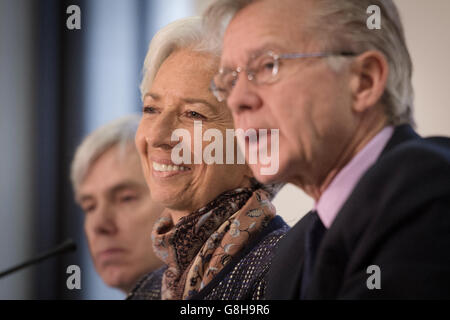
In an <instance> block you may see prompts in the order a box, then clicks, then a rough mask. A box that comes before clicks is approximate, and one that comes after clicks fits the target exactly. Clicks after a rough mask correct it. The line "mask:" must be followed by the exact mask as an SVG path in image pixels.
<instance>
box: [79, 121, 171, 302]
mask: <svg viewBox="0 0 450 320" xmlns="http://www.w3.org/2000/svg"><path fill="white" fill-rule="evenodd" d="M139 120H140V117H139V116H134V115H133V116H127V117H124V118H121V119H118V120H116V121H114V122H112V123H109V124H107V125H105V126H103V127H101V128H99V129H97V130H96V131H94V132H92V133H91V134H90V135H89V136H88V137H86V138H85V139H84V141H83V142H82V143H81V145H80V146H79V147H78V149H77V151H76V153H75V156H74V159H73V162H72V168H71V179H72V184H73V189H74V192H75V198H76V201H77V203H78V204H79V205H80V206H81V208H82V209H83V211H84V212H85V220H84V230H85V232H86V236H87V240H88V244H89V250H90V253H91V256H92V259H93V261H94V266H95V268H96V270H97V272H98V273H99V275H100V277H101V278H102V279H103V281H104V282H105V283H106V284H107V285H108V286H111V287H114V288H117V289H120V290H122V291H123V292H125V293H128V291H129V290H130V289H131V288H132V287H133V286H134V285H135V284H136V282H137V281H138V279H139V278H140V277H141V276H142V275H144V274H145V273H148V272H150V271H152V270H155V269H157V268H158V267H160V266H161V265H162V262H161V261H160V260H159V259H158V258H157V257H156V256H155V254H154V252H153V249H152V243H151V239H150V235H151V231H152V228H153V224H154V222H155V220H156V219H157V218H158V217H159V216H160V213H161V212H162V210H163V208H162V207H161V206H160V205H158V204H157V203H155V202H153V201H152V200H151V198H150V191H149V189H148V187H147V184H146V182H145V179H144V176H143V174H142V169H141V163H140V160H139V156H138V153H137V150H136V147H135V144H134V137H135V134H136V129H137V127H138V125H139Z"/></svg>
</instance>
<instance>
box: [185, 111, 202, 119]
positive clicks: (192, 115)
mask: <svg viewBox="0 0 450 320" xmlns="http://www.w3.org/2000/svg"><path fill="white" fill-rule="evenodd" d="M186 116H187V117H188V118H191V119H198V120H206V117H205V116H204V115H202V114H200V113H198V112H196V111H186Z"/></svg>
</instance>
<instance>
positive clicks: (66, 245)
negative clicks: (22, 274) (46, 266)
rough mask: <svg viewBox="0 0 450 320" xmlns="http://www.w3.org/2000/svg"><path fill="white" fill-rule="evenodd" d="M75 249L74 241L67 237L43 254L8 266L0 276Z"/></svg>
mask: <svg viewBox="0 0 450 320" xmlns="http://www.w3.org/2000/svg"><path fill="white" fill-rule="evenodd" d="M76 249H77V245H76V243H75V242H74V241H73V240H72V239H67V240H66V241H64V242H63V243H61V244H60V245H59V246H57V247H56V248H54V249H52V250H49V251H47V252H44V253H43V254H41V255H39V256H37V257H35V258H33V259H31V260H28V261H25V262H23V263H21V264H18V265H16V266H14V267H12V268H9V269H7V270H5V271H2V272H0V278H2V277H4V276H6V275H8V274H10V273H13V272H15V271H18V270H20V269H22V268H25V267H28V266H30V265H33V264H35V263H38V262H40V261H42V260H45V259H47V258H50V257H53V256H56V255H58V254H63V253H66V252H70V251H75V250H76Z"/></svg>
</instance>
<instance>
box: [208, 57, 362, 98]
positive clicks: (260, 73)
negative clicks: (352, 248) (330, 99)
mask: <svg viewBox="0 0 450 320" xmlns="http://www.w3.org/2000/svg"><path fill="white" fill-rule="evenodd" d="M355 55H356V54H355V53H353V52H338V53H325V52H318V53H287V54H276V53H274V52H272V51H267V52H265V53H263V54H260V55H257V56H255V57H253V58H251V59H250V60H249V62H248V64H247V67H245V68H242V67H238V68H236V69H235V70H231V69H224V68H221V69H220V70H219V73H217V74H216V75H215V76H214V77H213V79H212V80H211V84H210V90H211V91H212V93H213V94H214V96H215V97H216V99H217V100H218V101H219V102H222V101H225V100H226V99H227V98H228V96H229V95H230V92H231V90H232V89H233V87H234V85H235V83H236V81H237V78H238V76H239V73H241V72H242V71H245V73H247V79H248V80H249V81H253V82H254V83H255V84H257V85H261V84H271V83H274V82H275V81H277V80H278V79H279V74H280V73H279V69H280V60H284V59H300V58H322V57H331V56H355Z"/></svg>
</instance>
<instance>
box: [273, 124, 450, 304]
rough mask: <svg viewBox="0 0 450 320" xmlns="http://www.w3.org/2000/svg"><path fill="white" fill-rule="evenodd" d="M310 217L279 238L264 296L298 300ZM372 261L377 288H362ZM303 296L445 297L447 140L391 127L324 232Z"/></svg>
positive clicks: (449, 185) (449, 291)
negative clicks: (378, 153)
mask: <svg viewBox="0 0 450 320" xmlns="http://www.w3.org/2000/svg"><path fill="white" fill-rule="evenodd" d="M311 218H312V214H311V213H309V214H307V215H306V216H305V217H303V218H302V219H301V220H300V221H299V222H298V223H297V224H296V225H295V226H294V227H293V228H292V229H291V230H290V231H289V232H288V234H287V235H286V236H285V237H284V238H283V239H282V241H280V243H279V246H278V250H277V252H276V256H275V258H274V261H273V263H272V267H271V269H270V270H269V273H268V288H267V298H269V299H298V298H299V296H300V285H301V282H302V267H303V251H304V237H305V230H306V227H307V226H308V223H309V221H310V219H311ZM372 265H375V266H378V267H379V268H380V269H379V270H380V273H379V275H380V278H379V279H380V284H381V288H380V289H369V288H368V286H367V282H368V280H369V282H371V280H370V279H369V277H371V276H372V275H374V274H375V273H374V271H373V269H370V268H369V266H372ZM368 268H369V269H368ZM306 298H307V299H371V298H376V299H392V298H393V299H409V298H411V299H415V298H447V299H448V298H450V139H448V138H443V137H440V138H439V137H436V138H428V139H423V138H421V137H420V136H418V135H417V134H416V133H415V132H414V131H413V130H412V128H411V127H410V126H408V125H403V126H399V127H397V128H396V129H395V131H394V134H393V136H392V137H391V139H390V140H389V141H388V144H387V145H386V147H385V148H384V150H383V152H382V154H381V156H380V157H379V159H378V160H377V161H376V163H375V164H374V165H373V166H372V167H371V168H370V169H369V170H368V171H367V172H366V173H365V174H364V175H363V177H362V178H361V179H360V180H359V182H358V184H357V185H356V187H355V189H354V190H353V192H352V194H351V195H350V197H349V198H348V199H347V201H346V202H345V204H344V206H343V207H342V209H341V210H340V211H339V213H338V215H337V216H336V220H335V221H334V222H333V224H332V225H331V227H330V229H329V230H327V232H326V233H325V236H324V238H323V239H322V241H321V244H320V247H319V249H318V252H317V258H316V262H315V266H314V270H313V274H312V277H311V280H310V283H309V286H308V288H307V289H306Z"/></svg>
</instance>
